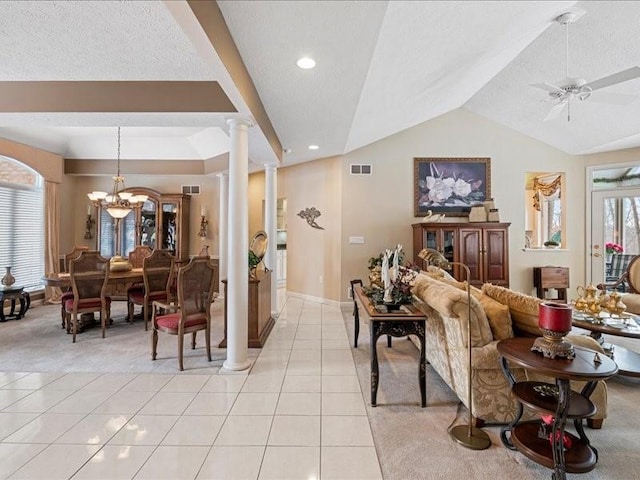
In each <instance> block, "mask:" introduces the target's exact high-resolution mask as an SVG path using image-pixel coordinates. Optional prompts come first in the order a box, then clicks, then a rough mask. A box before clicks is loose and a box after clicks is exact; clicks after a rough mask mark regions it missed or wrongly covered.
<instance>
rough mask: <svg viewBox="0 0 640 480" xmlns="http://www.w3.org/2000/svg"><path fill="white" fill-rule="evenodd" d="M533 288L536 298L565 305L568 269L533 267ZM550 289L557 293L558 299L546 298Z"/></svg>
mask: <svg viewBox="0 0 640 480" xmlns="http://www.w3.org/2000/svg"><path fill="white" fill-rule="evenodd" d="M533 286H534V287H535V288H536V296H537V297H538V298H542V299H543V300H555V301H559V302H564V303H567V290H568V288H569V269H568V268H566V267H533ZM551 288H553V289H554V290H556V291H557V292H558V298H547V291H548V290H549V289H551Z"/></svg>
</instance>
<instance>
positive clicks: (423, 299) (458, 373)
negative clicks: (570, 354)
mask: <svg viewBox="0 0 640 480" xmlns="http://www.w3.org/2000/svg"><path fill="white" fill-rule="evenodd" d="M413 294H414V296H415V298H416V305H417V307H418V308H420V310H422V311H423V312H424V313H425V314H426V315H427V316H428V321H427V322H426V325H427V331H426V353H427V359H428V360H429V362H430V363H431V365H432V366H433V368H434V369H435V371H436V372H437V373H438V375H440V377H442V379H443V380H444V381H445V382H446V383H447V385H449V387H450V388H451V389H452V390H453V391H454V392H455V393H456V395H457V396H458V398H459V399H460V400H461V401H462V402H463V403H464V404H465V405H466V404H467V388H468V387H467V379H468V374H467V370H468V356H467V350H466V346H467V318H468V302H467V293H466V284H464V283H459V282H457V281H455V280H454V279H453V278H451V277H450V276H448V275H447V274H446V272H444V271H440V270H438V269H432V268H430V271H429V272H423V273H421V274H419V275H418V276H417V277H416V280H415V283H414V287H413ZM540 302H541V300H540V299H537V298H534V297H530V296H528V295H524V294H521V293H517V292H515V291H512V290H509V289H507V288H503V287H499V286H494V285H490V284H485V285H484V286H483V288H482V290H479V289H477V288H474V287H472V297H471V343H472V373H471V383H472V388H473V395H472V398H473V400H472V401H473V414H474V417H475V419H476V423H477V424H482V423H508V422H510V421H511V420H512V419H513V418H514V416H515V414H516V410H517V402H516V399H515V397H514V396H513V394H512V393H511V388H510V385H509V382H508V381H507V379H506V377H505V376H504V374H503V372H502V369H501V367H500V359H499V354H498V351H497V348H496V345H497V343H498V342H499V341H500V340H502V339H505V338H510V337H513V336H514V335H516V336H523V335H524V336H532V335H535V336H539V335H540V334H541V333H540V331H539V330H538V326H537V321H538V305H539V303H540ZM567 339H568V340H569V341H571V342H572V343H573V344H574V345H579V346H582V347H586V348H591V349H593V350H596V351H599V352H602V349H601V348H600V345H598V343H597V342H596V341H595V340H593V339H592V338H590V337H587V336H584V335H575V336H574V335H569V336H568V337H567ZM512 371H513V372H514V374H515V376H516V378H517V379H518V380H524V379H528V380H534V381H547V382H553V380H552V379H550V378H545V377H543V376H539V375H538V376H536V375H534V374H533V373H532V372H530V371H525V370H524V369H521V368H514V369H512ZM582 386H583V384H580V383H578V382H572V389H574V390H578V391H579V390H580V389H581V388H582ZM591 400H592V401H593V402H594V404H595V405H596V407H597V409H598V411H597V413H596V414H595V416H594V417H593V418H592V419H590V421H589V425H590V426H592V427H594V428H599V427H600V426H601V425H602V420H603V419H604V418H605V417H606V415H607V389H606V384H605V383H604V382H599V383H598V385H597V387H596V389H595V391H594V393H593V394H592V396H591ZM531 415H532V413H531V412H528V411H527V409H525V416H531Z"/></svg>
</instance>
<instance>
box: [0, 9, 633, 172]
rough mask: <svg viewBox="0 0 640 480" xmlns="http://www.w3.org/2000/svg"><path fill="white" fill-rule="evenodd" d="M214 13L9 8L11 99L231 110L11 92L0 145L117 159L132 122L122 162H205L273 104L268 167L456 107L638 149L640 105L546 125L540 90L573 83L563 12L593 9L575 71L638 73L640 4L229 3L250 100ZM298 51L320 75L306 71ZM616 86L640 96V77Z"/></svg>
mask: <svg viewBox="0 0 640 480" xmlns="http://www.w3.org/2000/svg"><path fill="white" fill-rule="evenodd" d="M203 3H206V2H183V1H167V2H162V1H146V2H133V1H101V2H82V1H76V2H50V1H37V2H23V1H3V2H0V59H1V60H2V61H1V62H0V64H1V65H2V68H0V97H1V96H2V95H3V86H4V85H6V84H5V83H3V82H9V81H11V82H16V81H23V82H34V81H54V80H55V81H76V82H81V81H82V82H95V81H105V80H109V81H116V82H126V81H129V82H131V81H143V80H144V81H202V82H212V83H217V84H218V85H219V86H220V88H221V90H222V91H223V92H224V94H225V95H226V98H227V99H228V100H229V101H230V102H231V104H232V105H233V107H234V108H233V110H235V111H213V110H215V109H211V111H209V110H207V111H204V112H195V111H193V110H189V111H184V112H180V111H171V112H167V111H163V112H145V113H142V112H136V111H122V110H120V111H117V112H103V111H96V112H93V113H80V112H74V111H63V112H61V111H11V110H10V109H6V108H5V109H2V105H3V104H2V101H1V98H0V136H2V137H5V138H9V139H13V140H16V141H20V142H23V143H28V144H31V145H34V146H39V147H41V148H45V149H47V150H51V151H55V152H57V153H60V154H62V155H64V156H66V157H68V158H81V159H87V158H113V157H114V153H115V147H114V146H113V145H114V144H115V130H114V129H113V126H115V125H122V126H124V127H125V128H123V158H153V159H176V160H179V159H207V158H211V157H214V156H216V155H219V154H220V153H223V152H225V151H227V150H228V139H227V134H226V125H225V119H227V118H229V117H233V116H235V115H249V116H253V117H254V118H255V117H256V107H255V105H260V104H261V105H262V106H263V108H264V111H265V112H266V116H268V120H270V122H267V123H265V122H264V121H263V120H262V119H260V118H258V119H257V121H256V123H257V125H256V126H255V127H253V128H252V129H251V130H252V133H251V138H250V145H251V150H250V156H251V158H252V159H253V160H254V162H256V163H258V164H262V163H266V162H271V161H274V160H277V158H278V157H279V156H281V154H282V152H281V151H278V150H279V149H280V148H281V149H287V151H290V153H288V154H286V155H284V156H283V163H284V164H285V165H287V164H292V163H298V162H304V161H309V160H313V159H316V158H322V157H328V156H332V155H336V154H342V153H345V152H349V151H352V150H354V149H357V148H360V147H362V146H364V145H368V144H370V143H372V142H375V141H377V140H380V139H382V138H385V137H386V136H389V135H392V134H394V133H396V132H399V131H402V130H404V129H406V128H409V127H411V126H414V125H417V124H419V123H422V122H425V121H427V120H429V119H432V118H434V117H436V116H438V115H441V114H444V113H446V112H448V111H451V110H453V109H456V108H466V109H468V110H471V111H473V112H475V113H477V114H479V115H481V116H484V117H487V118H489V119H491V120H493V121H496V122H498V123H501V124H503V125H505V126H507V127H509V128H512V129H514V130H517V131H520V132H522V133H524V134H526V135H529V136H531V137H534V138H536V139H539V140H541V141H543V142H545V143H547V144H550V145H552V146H554V147H557V148H559V149H562V150H564V151H566V152H569V153H574V154H575V153H585V152H596V151H604V150H614V149H619V148H628V147H634V146H640V102H639V101H633V102H631V103H626V104H623V105H610V104H606V103H600V102H598V100H599V98H598V96H599V95H598V92H594V93H593V94H592V96H591V97H590V98H588V99H587V100H585V101H584V102H574V103H573V104H572V119H571V121H570V122H568V121H567V118H566V115H561V116H559V117H558V118H556V119H554V120H549V121H545V116H546V115H547V113H548V111H549V109H550V108H551V106H552V104H551V102H550V101H549V100H548V98H547V95H546V94H545V92H544V91H542V90H539V89H536V88H533V87H531V86H530V84H534V83H542V82H547V83H552V84H555V83H557V82H558V81H560V80H562V79H563V78H564V77H565V68H566V65H565V29H564V27H562V26H561V25H559V24H557V23H556V22H554V18H556V17H557V16H558V15H559V14H561V13H563V12H565V11H567V10H581V11H584V16H582V17H581V18H580V19H579V20H578V21H577V22H576V23H575V24H573V25H571V29H570V33H571V36H570V59H569V72H570V76H572V77H581V78H584V79H585V80H586V81H587V82H588V81H591V80H594V79H596V78H600V77H603V76H606V75H608V74H611V73H614V72H618V71H621V70H624V69H627V68H629V67H632V66H636V65H640V35H638V34H637V19H638V18H640V2H572V1H538V2H528V1H522V2H436V1H433V2H404V1H390V2H383V1H369V2H366V1H362V2H347V1H344V2H343V1H316V2H292V1H286V2H281V1H273V0H270V1H219V2H218V6H219V8H220V11H221V13H222V16H221V17H220V18H223V19H224V21H225V22H226V25H227V27H228V32H229V33H230V35H231V38H232V39H233V42H234V43H235V46H236V47H237V50H238V52H239V56H240V57H241V60H242V62H243V63H244V67H246V72H248V74H249V76H250V78H251V79H252V81H253V86H255V88H254V92H255V93H256V95H255V96H254V97H255V98H253V99H252V97H251V96H247V94H246V91H247V82H246V79H242V77H239V76H238V74H237V73H238V72H237V71H236V67H235V66H233V65H231V63H230V62H229V61H228V59H229V55H232V54H233V50H234V49H233V45H231V47H230V46H229V43H228V42H226V43H225V42H224V41H220V39H219V38H217V37H216V36H219V34H220V33H221V31H222V30H226V29H225V28H222V27H220V25H218V24H214V23H211V21H210V18H209V17H207V16H206V15H205V16H203V15H202V12H201V11H198V8H199V9H200V10H202V5H203ZM198 4H199V5H198ZM213 6H214V7H215V5H213ZM218 14H219V12H218ZM223 27H224V26H223ZM238 52H236V53H238ZM302 56H311V57H313V58H314V59H315V60H316V62H317V65H316V67H315V68H314V69H312V70H302V69H299V68H298V67H297V66H296V60H297V59H298V58H300V57H302ZM244 67H243V68H244ZM250 86H251V85H250ZM249 90H250V89H249ZM604 90H605V89H603V92H604ZM606 92H607V93H624V94H628V95H632V96H634V97H635V96H637V95H639V94H640V80H639V79H635V80H631V81H628V82H624V83H620V84H618V85H615V86H612V87H609V88H607V89H606ZM257 97H259V98H257ZM634 97H631V99H634ZM256 99H257V101H256ZM545 99H547V100H545ZM543 100H545V101H543ZM600 100H601V101H605V100H607V97H606V96H605V95H601V98H600ZM227 110H228V109H227ZM257 110H259V108H258V109H257ZM270 126H271V128H272V129H273V130H274V131H275V134H277V138H278V140H279V142H274V141H273V140H272V139H271V138H270V132H269V128H270ZM107 127H109V128H107ZM311 144H314V145H318V146H319V147H320V148H319V149H318V150H313V151H312V150H309V149H308V146H309V145H311Z"/></svg>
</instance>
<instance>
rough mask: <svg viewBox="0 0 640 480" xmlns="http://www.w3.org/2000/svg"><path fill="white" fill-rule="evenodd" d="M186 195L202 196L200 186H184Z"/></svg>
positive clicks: (183, 189)
mask: <svg viewBox="0 0 640 480" xmlns="http://www.w3.org/2000/svg"><path fill="white" fill-rule="evenodd" d="M182 193H183V194H184V195H200V185H182Z"/></svg>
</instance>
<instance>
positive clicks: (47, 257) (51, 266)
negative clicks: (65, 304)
mask: <svg viewBox="0 0 640 480" xmlns="http://www.w3.org/2000/svg"><path fill="white" fill-rule="evenodd" d="M59 187H60V185H59V184H58V183H55V182H50V181H48V180H47V181H45V182H44V212H45V214H44V240H45V241H44V245H45V247H44V271H45V272H46V274H47V275H49V274H51V273H58V272H59V270H60V267H59V263H60V262H59V260H58V259H59V258H60V241H59V238H60V217H59V214H58V212H59V205H58V203H59V195H58V189H59ZM61 296H62V291H61V290H60V288H58V287H50V286H46V287H45V289H44V302H45V303H60V297H61Z"/></svg>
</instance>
